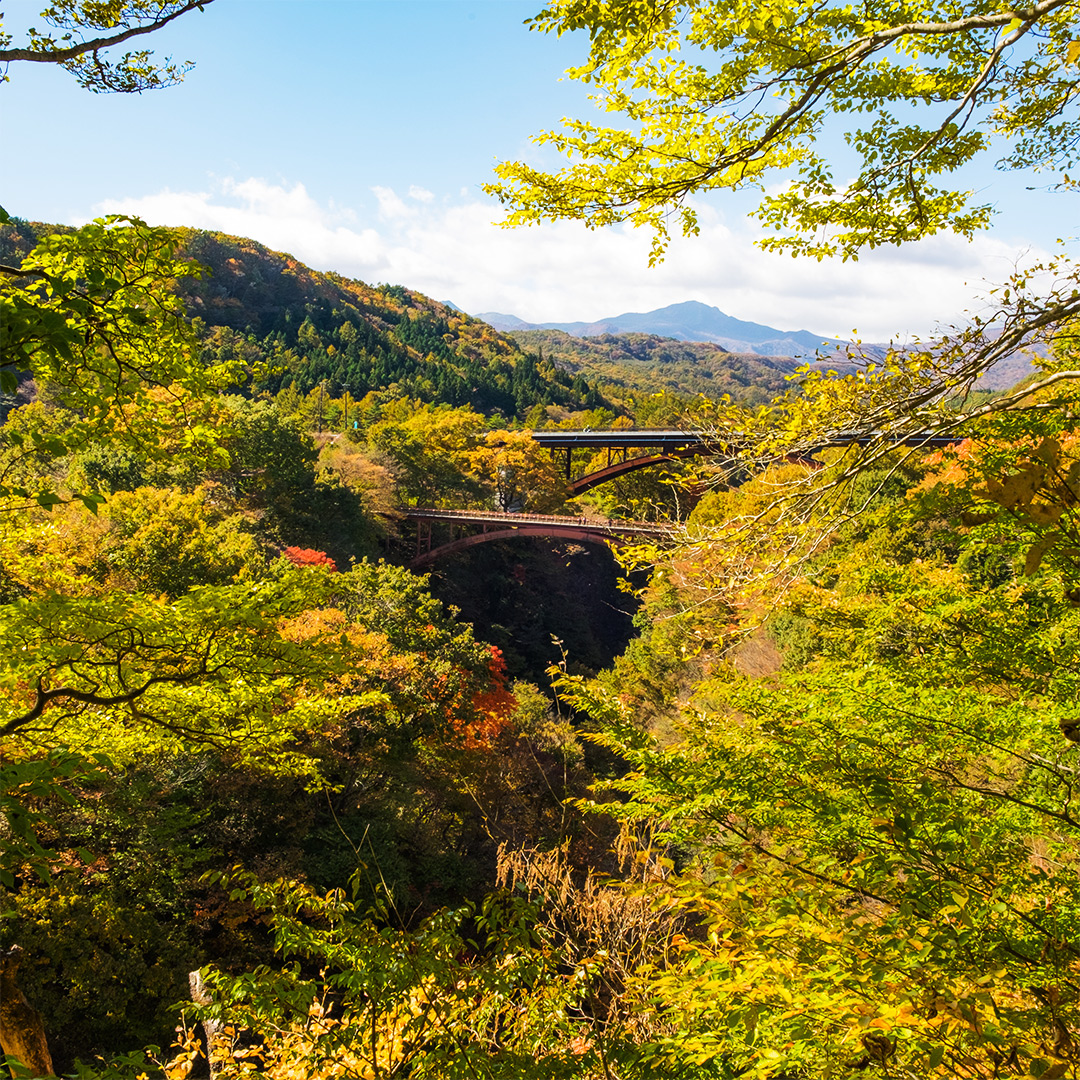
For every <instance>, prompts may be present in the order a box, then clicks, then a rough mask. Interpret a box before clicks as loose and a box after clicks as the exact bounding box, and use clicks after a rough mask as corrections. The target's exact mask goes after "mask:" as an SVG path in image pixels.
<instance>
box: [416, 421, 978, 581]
mask: <svg viewBox="0 0 1080 1080" xmlns="http://www.w3.org/2000/svg"><path fill="white" fill-rule="evenodd" d="M532 437H533V439H534V440H535V441H536V442H537V443H539V444H540V445H541V446H543V447H545V448H547V449H548V450H550V451H551V454H552V457H558V456H560V455H563V461H564V475H565V476H566V480H567V486H568V487H569V489H570V491H571V492H572V494H574V495H580V494H581V493H582V492H583V491H588V490H589V489H590V488H593V487H596V485H597V484H602V483H604V482H605V481H607V480H611V479H614V478H615V477H616V476H622V475H623V474H624V473H628V472H632V471H634V470H635V469H645V468H648V467H650V466H652V465H658V464H661V463H663V462H667V461H675V460H677V459H679V458H687V457H696V456H698V455H701V456H707V457H726V458H729V459H732V460H734V459H735V457H736V456H737V453H738V448H737V446H735V445H734V443H735V440H734V439H732V438H731V437H730V436H729V437H726V438H725V437H723V436H721V435H719V434H718V433H717V432H715V431H677V430H655V429H654V430H634V429H626V430H616V431H534V432H533V433H532ZM958 438H959V436H955V435H953V436H950V435H938V434H931V433H928V432H914V433H910V434H906V435H898V436H887V435H886V436H882V435H881V434H880V433H876V432H869V433H868V432H853V431H840V432H837V433H836V434H835V435H832V436H829V437H828V439H827V440H825V441H822V442H821V443H820V444H817V445H815V446H812V447H807V448H803V449H800V451H799V453H798V457H799V458H800V459H803V460H807V459H809V458H812V457H813V455H814V454H815V453H817V452H818V451H819V450H825V449H827V448H829V447H834V446H851V445H859V446H866V445H869V444H871V443H873V442H880V441H882V440H884V441H886V442H890V441H891V442H892V443H894V444H895V445H897V446H907V447H913V448H926V449H928V450H929V449H940V448H942V447H945V446H948V445H950V444H952V443H955V442H957V441H958ZM575 451H591V455H590V456H591V457H593V458H594V457H595V456H596V453H597V451H605V452H606V462H605V464H604V465H603V466H602V467H601V468H599V469H594V470H593V471H592V472H589V473H586V474H585V475H584V476H579V477H576V478H575V477H574V476H573V463H574V452H575ZM405 516H406V518H407V519H408V520H410V521H412V522H414V523H415V525H416V556H415V558H414V559H412V561H411V562H410V563H409V566H410V567H413V568H419V567H423V566H428V565H430V564H431V563H433V562H435V561H436V560H437V559H438V558H440V557H441V556H443V555H448V554H450V553H452V552H455V551H462V550H464V549H465V548H468V547H473V546H474V545H476V544H484V543H490V542H492V541H496V540H509V539H513V538H516V537H523V536H547V537H556V538H559V539H564V540H576V541H577V542H578V543H587V544H605V545H609V546H614V547H621V546H626V545H629V544H634V543H640V542H643V541H648V540H656V539H665V538H667V537H669V536H671V535H673V533H674V532H675V529H676V528H677V526H674V525H666V524H659V523H655V522H645V521H609V520H607V519H604V518H595V517H594V518H590V517H569V516H566V515H558V514H528V513H499V512H496V511H483V510H437V509H425V508H420V507H416V508H411V509H409V510H407V511H406V513H405ZM436 525H440V526H444V527H445V528H444V529H443V530H442V531H444V532H445V533H446V534H448V539H447V540H445V541H443V542H442V543H435V542H434V540H433V532H434V527H435V526H436Z"/></svg>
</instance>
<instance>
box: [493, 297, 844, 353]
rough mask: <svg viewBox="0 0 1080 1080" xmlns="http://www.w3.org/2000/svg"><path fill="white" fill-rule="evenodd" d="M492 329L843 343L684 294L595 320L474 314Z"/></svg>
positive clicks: (749, 347)
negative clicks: (653, 305) (532, 319)
mask: <svg viewBox="0 0 1080 1080" xmlns="http://www.w3.org/2000/svg"><path fill="white" fill-rule="evenodd" d="M476 317H477V318H478V319H483V320H484V322H487V323H490V325H492V326H493V327H495V329H496V330H502V331H510V330H562V331H564V332H565V333H568V334H573V335H574V336H575V337H599V336H601V335H602V334H630V333H641V334H658V335H660V336H662V337H668V338H674V339H675V340H676V341H707V342H711V343H712V344H714V345H720V346H721V347H723V348H725V349H728V350H729V351H730V352H743V353H758V354H759V355H763V356H797V357H798V356H803V357H813V356H815V355H816V354H817V352H818V350H819V349H820V348H822V346H824V348H825V349H826V350H829V349H830V348H835V347H837V346H838V345H842V344H843V342H840V341H838V340H837V339H835V338H826V337H824V336H823V335H820V334H814V333H812V332H811V331H809V330H779V329H777V328H776V327H774V326H765V325H764V324H763V323H755V322H748V321H746V320H745V319H736V318H735V317H734V316H732V315H727V314H725V313H724V312H723V311H721V310H720V309H719V308H717V307H712V306H711V305H709V304H703V303H702V302H701V301H700V300H684V301H682V302H681V303H678V304H668V305H667V306H666V307H662V308H656V309H655V310H653V311H646V312H638V311H627V312H623V314H621V315H614V316H610V317H608V318H604V319H598V320H597V321H596V322H591V323H586V322H546V323H529V322H525V321H524V320H523V319H519V318H518V317H517V316H516V315H507V314H504V313H502V312H497V311H488V312H484V313H482V314H480V315H477V316H476Z"/></svg>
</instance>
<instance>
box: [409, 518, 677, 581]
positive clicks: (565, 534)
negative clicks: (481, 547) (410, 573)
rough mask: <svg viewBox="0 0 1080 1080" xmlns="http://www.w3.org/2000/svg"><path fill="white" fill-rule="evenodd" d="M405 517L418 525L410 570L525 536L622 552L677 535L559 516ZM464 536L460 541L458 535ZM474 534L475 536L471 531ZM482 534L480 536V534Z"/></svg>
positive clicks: (647, 525)
mask: <svg viewBox="0 0 1080 1080" xmlns="http://www.w3.org/2000/svg"><path fill="white" fill-rule="evenodd" d="M405 516H406V517H407V518H408V519H409V520H410V521H414V522H416V558H414V559H413V560H412V561H411V562H410V563H409V566H410V568H413V569H416V568H417V567H421V566H426V565H427V564H428V563H431V562H434V561H435V560H436V559H438V558H439V557H441V556H443V555H449V554H450V553H451V552H454V551H462V550H464V549H465V548H467V547H472V546H473V545H474V544H486V543H490V542H491V541H493V540H511V539H514V538H517V537H520V536H549V537H557V538H559V539H561V540H576V541H577V542H578V543H579V544H604V545H606V546H614V547H620V546H624V545H627V544H633V543H639V542H641V541H645V540H655V539H663V538H666V537H668V536H670V535H671V534H672V532H673V531H674V527H673V526H671V525H660V524H654V523H652V522H647V521H606V520H604V519H603V518H587V517H560V516H559V515H557V514H500V513H496V512H495V511H482V510H426V509H421V508H413V509H410V510H408V511H406V514H405ZM437 522H443V523H445V524H447V525H448V526H449V529H448V531H449V534H450V539H449V540H448V541H446V542H445V543H442V544H438V545H435V544H433V542H432V531H433V526H434V525H435V524H436V523H437ZM459 530H460V531H461V533H462V535H460V536H458V535H456V534H457V532H458V531H459ZM468 530H473V531H468ZM475 530H479V531H475Z"/></svg>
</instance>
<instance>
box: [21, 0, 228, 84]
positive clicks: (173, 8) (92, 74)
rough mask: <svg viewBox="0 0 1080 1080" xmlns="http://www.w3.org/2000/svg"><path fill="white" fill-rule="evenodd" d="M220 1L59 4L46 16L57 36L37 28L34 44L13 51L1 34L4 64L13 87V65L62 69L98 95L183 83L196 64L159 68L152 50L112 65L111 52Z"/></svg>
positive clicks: (76, 0)
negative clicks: (47, 65) (44, 65)
mask: <svg viewBox="0 0 1080 1080" xmlns="http://www.w3.org/2000/svg"><path fill="white" fill-rule="evenodd" d="M213 2H214V0H104V2H100V0H56V3H54V4H52V5H51V6H50V7H48V8H46V9H45V10H44V11H43V12H42V13H41V17H42V18H43V19H44V20H45V22H46V24H47V25H48V26H49V27H50V28H51V30H52V31H54V32H57V34H58V36H53V34H52V33H50V32H49V31H46V32H44V33H42V32H41V31H39V30H37V29H35V28H31V29H30V30H29V31H27V35H28V37H29V43H28V44H27V45H26V46H25V47H22V48H12V47H11V44H12V40H13V39H12V37H11V35H10V34H7V33H4V32H3V31H0V65H3V70H4V74H3V75H2V76H0V82H7V81H8V76H7V69H8V65H9V64H12V63H30V64H57V65H59V66H60V67H62V68H65V69H66V70H67V71H70V72H71V73H72V74H73V75H74V76H75V78H76V79H77V80H78V81H79V84H80V85H81V86H83V87H84V88H85V89H87V90H91V91H93V92H94V93H122V94H132V93H141V92H142V91H143V90H155V89H157V88H159V87H163V86H172V85H174V84H175V83H178V82H180V81H181V80H182V79H183V77H184V75H185V74H186V73H187V72H188V71H190V70H191V67H192V64H191V62H190V61H188V62H187V63H184V64H174V63H173V62H172V60H171V59H168V60H166V61H165V63H164V64H160V65H157V64H154V63H153V62H152V60H151V55H152V54H151V53H150V52H149V51H148V50H146V49H140V50H138V51H136V52H126V53H124V55H123V56H121V57H120V59H119V60H117V61H115V62H110V61H109V60H108V59H106V58H105V56H103V55H102V54H103V53H106V52H107V51H108V50H110V49H112V48H115V47H116V46H117V45H123V44H125V43H126V42H128V41H132V40H134V39H137V38H140V37H143V36H145V35H146V34H152V33H154V32H155V31H156V30H160V29H162V28H163V27H165V26H168V24H169V23H171V22H173V20H175V19H178V18H179V17H180V16H181V15H186V14H187V13H188V12H189V11H194V10H195V9H198V10H199V11H202V10H203V9H204V8H205V7H206V6H207V5H208V4H212V3H213Z"/></svg>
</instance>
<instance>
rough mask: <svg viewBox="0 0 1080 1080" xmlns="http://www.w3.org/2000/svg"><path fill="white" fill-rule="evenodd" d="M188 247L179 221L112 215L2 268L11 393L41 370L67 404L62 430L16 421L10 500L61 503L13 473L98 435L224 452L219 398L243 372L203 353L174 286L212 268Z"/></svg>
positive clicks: (41, 379)
mask: <svg viewBox="0 0 1080 1080" xmlns="http://www.w3.org/2000/svg"><path fill="white" fill-rule="evenodd" d="M178 246H179V243H178V239H177V237H176V235H175V234H174V233H173V232H172V231H171V230H169V229H162V228H154V227H151V226H149V225H147V224H146V223H145V222H143V221H140V220H139V219H138V218H130V217H124V216H121V215H113V216H110V217H107V218H103V219H101V220H99V221H94V222H91V223H90V224H89V225H84V226H83V227H82V228H80V229H76V230H73V231H71V232H63V233H54V234H51V235H49V236H46V237H44V238H43V239H42V240H41V241H40V242H39V243H38V244H37V246H36V247H35V248H34V249H33V251H31V252H30V254H29V255H28V256H27V257H26V258H25V259H24V260H23V261H22V263H21V265H19V266H17V267H12V266H4V267H0V390H2V391H3V392H5V393H12V392H13V391H14V390H15V389H16V388H17V387H18V384H19V379H20V377H26V376H30V377H32V378H33V379H34V380H35V382H36V383H37V385H38V388H39V391H40V392H41V393H42V394H44V395H46V396H47V398H48V399H49V400H50V401H51V402H52V403H54V404H56V405H59V406H61V407H62V408H64V409H65V410H67V422H66V424H65V427H64V430H63V431H62V432H61V431H59V430H53V431H50V432H49V433H48V434H47V435H46V436H44V437H32V438H26V437H24V436H23V435H22V434H21V433H20V432H19V431H18V430H17V429H15V428H12V427H11V426H10V425H9V427H8V429H6V431H5V440H6V441H7V442H8V443H9V445H10V447H11V451H12V452H11V453H9V454H8V455H7V457H6V460H5V461H4V462H3V471H2V472H0V501H2V502H6V503H9V504H14V505H16V506H17V505H22V504H25V503H27V502H28V503H31V504H32V503H33V502H35V501H36V502H37V503H39V504H40V505H43V506H49V505H55V504H56V503H57V502H59V501H61V499H60V496H58V495H57V494H56V493H55V492H54V491H52V490H51V489H49V488H46V489H43V490H42V491H39V492H34V491H32V490H29V489H28V488H27V487H26V486H25V485H22V484H20V483H18V481H17V480H13V479H12V478H11V474H12V471H13V470H14V471H15V472H16V473H17V472H18V469H19V466H20V465H22V464H23V463H24V462H25V461H26V460H27V459H32V458H33V457H35V456H38V455H41V454H45V455H48V456H53V457H55V456H62V455H63V454H64V453H66V452H68V451H69V450H71V449H74V448H77V447H81V446H85V445H87V444H88V443H90V442H91V441H96V442H103V441H118V442H126V443H129V444H131V445H134V446H136V447H138V449H139V450H140V452H141V453H142V454H144V455H153V454H160V453H165V452H169V450H170V449H174V448H175V444H176V443H180V444H182V445H184V446H185V447H186V448H187V449H189V450H193V451H197V450H201V451H202V452H204V453H207V454H210V455H213V454H215V453H217V452H218V451H217V449H216V443H217V435H218V432H217V431H216V430H215V429H216V427H217V426H218V424H219V419H218V418H217V417H216V416H215V414H214V407H213V404H212V401H211V400H210V395H211V394H212V392H213V391H214V390H215V389H219V388H221V387H222V386H223V385H226V384H227V383H228V381H229V380H230V378H231V372H232V369H231V368H230V367H229V365H219V366H217V367H207V366H205V365H204V364H203V363H202V362H201V361H200V359H199V350H198V344H197V341H196V338H195V332H194V329H193V328H192V326H191V324H190V322H189V320H188V319H187V316H186V312H185V310H184V305H183V302H182V300H181V299H180V297H179V296H178V295H177V292H176V289H175V283H176V282H177V281H178V280H179V279H181V278H185V277H193V276H199V275H200V274H201V272H202V268H201V267H200V266H199V265H198V264H197V263H194V262H191V261H190V260H187V259H183V258H180V257H178V255H177V250H178ZM19 500H21V501H22V502H21V503H20V502H19Z"/></svg>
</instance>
